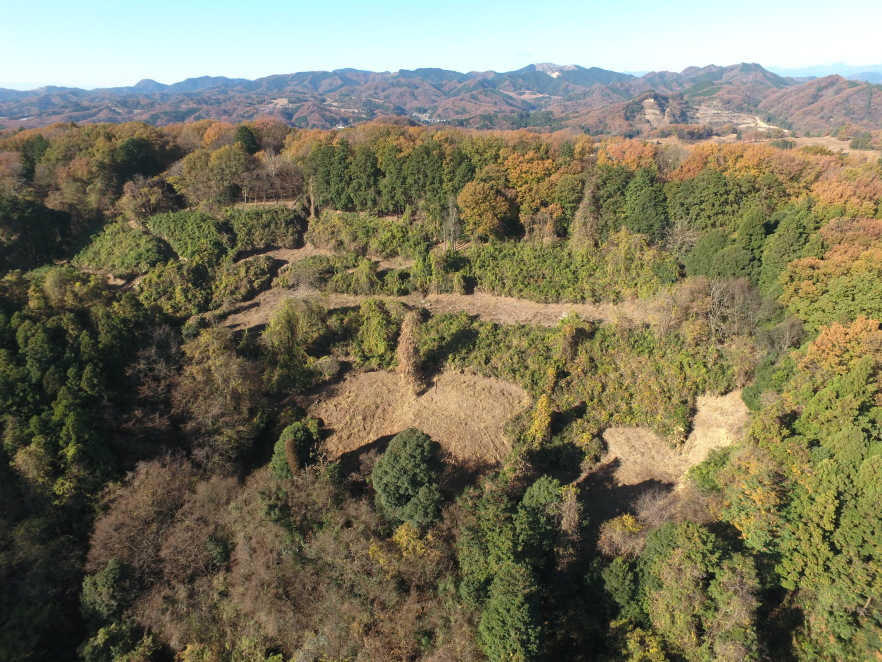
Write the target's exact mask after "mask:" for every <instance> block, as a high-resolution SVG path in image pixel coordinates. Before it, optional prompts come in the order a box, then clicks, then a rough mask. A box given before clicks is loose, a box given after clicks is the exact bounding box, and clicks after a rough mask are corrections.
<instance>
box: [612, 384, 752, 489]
mask: <svg viewBox="0 0 882 662" xmlns="http://www.w3.org/2000/svg"><path fill="white" fill-rule="evenodd" d="M748 415H749V411H748V409H747V407H746V406H745V405H744V403H743V402H742V400H741V391H732V392H731V393H729V394H727V395H723V396H710V395H705V396H701V397H699V398H698V402H697V411H696V414H695V418H694V419H693V422H692V432H691V434H690V435H689V438H688V439H687V440H686V443H685V444H684V445H683V447H682V448H679V449H672V448H671V447H670V445H669V444H668V443H667V442H666V441H664V440H663V439H661V438H660V437H659V436H658V435H657V434H655V433H654V432H653V431H652V430H650V429H648V428H643V427H612V428H609V429H607V430H606V432H604V434H603V439H604V441H605V442H606V444H607V448H608V451H607V453H606V455H605V456H604V459H603V462H601V464H600V465H599V466H598V469H602V468H604V467H609V466H612V467H614V470H613V473H612V476H613V479H614V481H615V483H616V484H618V485H639V484H641V483H645V482H647V481H655V482H657V483H663V484H668V485H682V484H683V480H684V477H685V474H686V472H687V471H688V470H689V469H690V468H691V467H693V466H695V465H696V464H699V463H700V462H702V461H704V460H705V459H706V458H707V456H708V454H709V453H710V452H711V451H712V450H714V449H717V448H724V447H726V446H729V445H731V444H733V443H735V442H736V441H737V440H738V439H739V437H740V436H741V434H742V433H743V431H744V426H745V424H746V423H747V418H748Z"/></svg>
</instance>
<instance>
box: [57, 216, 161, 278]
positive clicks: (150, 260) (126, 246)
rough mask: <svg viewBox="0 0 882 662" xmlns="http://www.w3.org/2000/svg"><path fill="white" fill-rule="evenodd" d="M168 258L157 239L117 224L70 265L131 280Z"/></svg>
mask: <svg viewBox="0 0 882 662" xmlns="http://www.w3.org/2000/svg"><path fill="white" fill-rule="evenodd" d="M167 257H168V250H167V248H166V246H165V245H164V244H163V243H162V242H161V241H160V240H158V239H157V238H156V237H154V236H153V235H150V234H148V233H146V232H143V231H142V230H137V229H135V228H132V227H130V226H129V225H128V223H125V222H122V221H118V222H116V223H111V224H109V225H107V226H105V228H104V229H103V230H102V231H101V233H100V234H98V235H97V236H96V237H95V238H94V239H93V240H92V242H91V243H90V244H89V245H88V246H86V248H84V249H83V250H81V251H80V252H79V253H77V254H76V255H75V256H74V258H73V259H72V260H71V263H72V264H74V265H76V266H78V267H84V268H86V269H91V270H94V271H100V272H106V273H109V274H112V275H114V276H116V277H117V278H130V277H132V276H136V275H138V274H144V273H147V272H148V271H149V270H150V269H151V268H152V267H154V266H156V265H157V264H160V263H161V262H164V261H165V260H166V259H167Z"/></svg>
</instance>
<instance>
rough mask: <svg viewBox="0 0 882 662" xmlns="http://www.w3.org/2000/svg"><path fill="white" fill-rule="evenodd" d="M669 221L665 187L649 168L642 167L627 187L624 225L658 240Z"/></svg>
mask: <svg viewBox="0 0 882 662" xmlns="http://www.w3.org/2000/svg"><path fill="white" fill-rule="evenodd" d="M667 222H668V214H667V206H666V204H665V196H664V189H663V188H662V187H661V185H659V184H658V182H656V180H655V177H654V176H653V174H652V172H651V171H650V170H649V169H647V168H641V169H640V170H638V171H637V173H636V174H635V175H634V178H633V179H632V180H631V182H630V183H629V184H628V188H627V189H625V218H624V225H625V227H627V228H628V229H629V230H631V231H633V232H640V233H642V234H645V235H646V236H647V237H649V239H650V241H658V240H659V239H660V238H661V236H662V232H663V231H664V229H665V227H666V226H667Z"/></svg>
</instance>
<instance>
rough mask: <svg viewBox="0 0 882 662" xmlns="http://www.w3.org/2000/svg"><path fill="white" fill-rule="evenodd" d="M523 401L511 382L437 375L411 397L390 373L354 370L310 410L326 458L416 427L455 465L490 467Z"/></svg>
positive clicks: (506, 445)
mask: <svg viewBox="0 0 882 662" xmlns="http://www.w3.org/2000/svg"><path fill="white" fill-rule="evenodd" d="M529 401H530V398H529V395H528V394H527V392H526V391H524V390H523V389H522V388H521V387H519V386H517V385H515V384H511V383H508V382H503V381H500V380H498V379H490V378H488V377H481V376H479V375H474V374H471V373H466V372H459V371H446V372H443V373H441V374H440V375H438V376H436V377H435V380H434V383H433V384H432V385H431V386H429V388H428V389H427V390H426V391H425V392H424V393H422V394H421V395H419V396H415V395H413V393H412V392H411V391H410V390H409V389H406V388H404V387H403V385H402V383H401V379H400V377H399V376H398V375H397V374H395V373H393V372H387V371H382V370H381V371H377V372H357V371H353V372H350V373H349V374H347V375H346V377H345V378H344V379H343V380H342V381H341V382H340V383H338V384H334V385H332V386H329V387H328V388H326V389H325V390H323V391H320V392H319V393H318V394H317V396H315V398H314V402H313V403H312V404H311V405H310V406H309V407H308V410H309V413H310V415H312V416H316V417H318V418H321V419H322V420H323V421H324V423H325V426H326V427H327V428H328V429H329V430H330V431H331V434H330V436H329V437H328V439H327V440H326V441H325V444H324V450H325V452H326V453H327V455H328V456H329V457H330V458H332V459H336V458H339V457H340V456H341V455H343V454H344V453H349V452H352V451H355V450H358V449H359V448H362V447H363V446H366V445H368V444H371V443H372V442H374V441H376V440H377V439H380V438H381V437H386V436H391V435H394V434H397V433H398V432H401V431H402V430H404V429H406V428H408V427H416V428H419V429H420V430H422V431H423V432H425V433H426V434H428V435H429V436H430V437H432V439H434V440H435V441H437V442H438V443H440V444H441V446H442V448H443V449H444V450H445V451H447V452H449V453H450V454H451V455H452V456H453V457H454V458H455V459H456V460H458V461H460V462H463V463H465V464H476V465H493V464H498V463H499V462H501V461H502V459H503V458H504V457H505V455H506V454H507V453H508V451H509V450H510V449H511V445H510V443H509V441H508V440H507V439H506V437H505V434H504V432H503V429H504V427H505V423H506V422H507V421H508V420H509V419H510V418H512V417H513V416H514V415H515V414H517V413H518V412H520V411H521V410H522V409H523V408H524V407H526V406H527V405H528V404H529Z"/></svg>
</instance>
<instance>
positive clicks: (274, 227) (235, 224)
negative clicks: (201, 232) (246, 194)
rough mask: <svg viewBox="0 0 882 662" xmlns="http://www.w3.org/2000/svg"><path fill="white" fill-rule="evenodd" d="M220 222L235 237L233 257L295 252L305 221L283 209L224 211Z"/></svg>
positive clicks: (299, 242)
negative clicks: (274, 250)
mask: <svg viewBox="0 0 882 662" xmlns="http://www.w3.org/2000/svg"><path fill="white" fill-rule="evenodd" d="M223 220H224V223H226V224H227V225H228V226H229V227H230V228H231V229H232V231H233V234H234V235H235V237H236V242H235V247H234V250H235V251H236V252H237V253H242V252H249V251H257V250H263V249H267V248H270V247H273V248H297V247H298V246H300V245H301V244H302V243H303V233H304V232H305V231H306V219H304V218H303V217H302V216H301V215H300V214H299V213H297V212H296V211H294V210H292V209H288V208H287V207H261V208H257V209H245V208H242V207H228V208H226V209H224V212H223Z"/></svg>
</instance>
